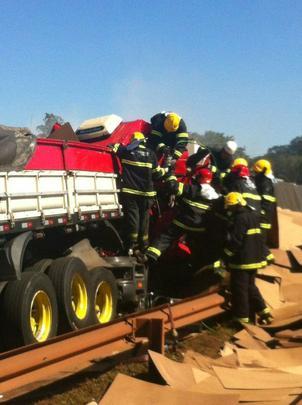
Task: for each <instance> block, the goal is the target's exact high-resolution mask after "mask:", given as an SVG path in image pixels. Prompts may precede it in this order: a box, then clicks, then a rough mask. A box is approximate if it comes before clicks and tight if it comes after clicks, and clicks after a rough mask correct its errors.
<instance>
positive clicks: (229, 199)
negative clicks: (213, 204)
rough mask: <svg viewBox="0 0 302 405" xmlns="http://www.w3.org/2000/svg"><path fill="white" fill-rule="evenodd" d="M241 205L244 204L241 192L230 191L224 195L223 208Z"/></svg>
mask: <svg viewBox="0 0 302 405" xmlns="http://www.w3.org/2000/svg"><path fill="white" fill-rule="evenodd" d="M238 204H239V205H241V206H242V207H244V206H245V205H246V201H245V199H244V198H243V197H242V194H240V193H237V192H236V191H232V192H231V193H229V194H227V195H226V196H225V197H224V208H228V207H230V206H232V205H238Z"/></svg>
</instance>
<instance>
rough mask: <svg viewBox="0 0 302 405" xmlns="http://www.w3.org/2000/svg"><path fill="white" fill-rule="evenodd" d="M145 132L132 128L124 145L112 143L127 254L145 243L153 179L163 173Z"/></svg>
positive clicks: (152, 195) (138, 252)
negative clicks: (118, 169) (117, 166)
mask: <svg viewBox="0 0 302 405" xmlns="http://www.w3.org/2000/svg"><path fill="white" fill-rule="evenodd" d="M145 141H146V140H145V136H144V134H142V133H141V132H134V134H133V136H132V141H131V142H130V143H129V145H127V146H123V145H121V144H115V145H114V146H112V152H113V153H115V154H116V155H117V156H118V157H119V159H120V162H121V165H122V174H121V182H122V187H121V194H122V195H121V198H122V204H123V212H124V226H125V248H126V252H127V253H128V254H129V255H132V254H133V253H135V252H136V251H137V253H136V254H137V255H139V254H140V253H141V252H143V251H144V249H145V247H146V246H147V245H148V233H149V208H150V206H151V202H152V200H153V198H154V197H155V195H156V191H155V190H154V188H153V179H155V180H156V179H159V178H160V177H162V176H164V174H165V173H166V170H165V169H163V168H161V167H159V165H158V163H157V159H156V156H155V153H154V152H153V151H152V150H151V149H149V148H147V147H146V145H145Z"/></svg>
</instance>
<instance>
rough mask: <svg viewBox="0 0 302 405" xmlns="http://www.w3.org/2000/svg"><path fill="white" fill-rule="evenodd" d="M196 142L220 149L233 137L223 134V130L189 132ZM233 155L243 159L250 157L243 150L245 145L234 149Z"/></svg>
mask: <svg viewBox="0 0 302 405" xmlns="http://www.w3.org/2000/svg"><path fill="white" fill-rule="evenodd" d="M190 136H191V138H193V139H194V140H195V141H196V142H197V143H199V144H202V145H205V146H208V147H209V148H218V149H221V148H223V147H224V145H225V144H226V142H227V141H233V140H234V137H233V136H232V135H225V134H224V133H223V132H215V131H205V133H204V134H198V133H197V132H193V133H191V134H190ZM235 157H243V158H245V159H248V160H249V159H250V158H249V156H248V155H247V153H246V151H245V147H244V146H243V147H239V148H238V149H237V151H236V154H235Z"/></svg>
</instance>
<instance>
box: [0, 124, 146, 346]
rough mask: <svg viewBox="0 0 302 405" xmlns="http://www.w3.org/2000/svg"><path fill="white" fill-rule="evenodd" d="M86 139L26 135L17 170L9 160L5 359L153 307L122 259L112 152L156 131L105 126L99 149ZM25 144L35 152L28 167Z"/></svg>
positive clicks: (2, 243) (2, 256) (139, 273)
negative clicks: (16, 350) (138, 134)
mask: <svg viewBox="0 0 302 405" xmlns="http://www.w3.org/2000/svg"><path fill="white" fill-rule="evenodd" d="M108 128H109V129H108ZM81 131H82V132H81ZM85 131H86V133H87V130H86V129H85V128H84V130H83V128H81V127H80V129H79V134H77V135H75V134H74V133H73V131H70V127H68V125H67V126H63V127H62V128H60V129H59V130H58V131H55V132H54V134H53V136H51V137H48V138H36V137H34V136H32V135H27V134H22V135H21V136H20V137H15V138H16V139H15V140H16V143H17V146H16V148H15V155H14V154H12V156H14V157H13V159H14V160H13V162H12V164H11V166H9V164H8V163H9V162H8V163H7V162H6V161H5V164H2V163H3V162H1V161H0V167H2V168H3V167H4V169H5V170H3V169H0V170H2V171H1V172H0V262H1V271H0V318H1V321H2V328H1V337H0V344H1V348H2V350H7V349H9V348H11V347H16V346H19V345H24V344H30V343H36V342H43V341H46V340H47V339H49V338H51V337H53V336H56V335H57V334H58V333H63V332H66V331H70V330H77V329H79V328H83V327H86V326H89V325H92V324H95V323H106V322H109V321H110V320H112V319H114V317H115V316H116V315H117V314H119V313H125V312H133V311H136V310H139V309H141V308H144V307H145V301H146V295H147V277H146V268H145V266H144V265H142V264H138V263H137V261H136V260H135V259H133V258H131V257H127V256H124V255H123V254H124V253H123V242H122V239H121V236H120V230H121V224H122V216H123V212H122V206H121V204H120V202H119V185H118V174H119V170H120V167H119V163H118V161H117V160H116V158H115V157H114V156H113V155H112V154H111V153H110V151H109V149H108V144H109V143H114V142H121V143H124V144H127V143H128V142H129V140H130V137H131V135H132V133H133V132H134V131H142V132H144V133H146V134H147V133H148V131H149V124H148V123H146V122H145V121H143V120H137V121H133V122H128V123H127V122H122V120H121V119H120V118H119V117H117V116H109V117H104V118H101V119H98V126H97V128H96V131H97V132H98V135H99V140H98V141H97V142H93V143H89V142H83V141H80V139H81V136H82V137H83V132H84V134H85ZM96 131H95V128H93V130H92V133H95V132H96ZM90 133H91V131H90ZM76 138H78V139H77V140H76ZM12 139H13V137H10V142H11V140H12ZM87 139H89V136H88V137H87ZM18 142H19V143H18ZM20 142H21V143H20ZM22 142H24V143H25V145H26V153H27V152H28V151H30V152H28V156H27V158H26V161H24V162H23V163H20V162H21V161H22V159H21V158H18V154H20V153H21V151H20V150H18V148H19V146H20V144H22ZM19 149H20V148H19ZM0 159H1V156H0Z"/></svg>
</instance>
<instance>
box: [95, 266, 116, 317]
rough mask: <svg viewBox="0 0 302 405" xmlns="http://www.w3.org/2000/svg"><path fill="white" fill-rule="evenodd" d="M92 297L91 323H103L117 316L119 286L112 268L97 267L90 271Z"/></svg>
mask: <svg viewBox="0 0 302 405" xmlns="http://www.w3.org/2000/svg"><path fill="white" fill-rule="evenodd" d="M89 276H90V290H91V299H92V302H93V303H92V311H91V323H92V324H100V323H101V324H103V323H107V322H110V321H112V320H113V319H114V318H115V317H116V307H117V300H118V288H117V284H116V279H115V277H114V275H113V274H112V272H111V271H110V270H107V269H104V268H102V267H96V268H94V269H92V270H90V271H89Z"/></svg>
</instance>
